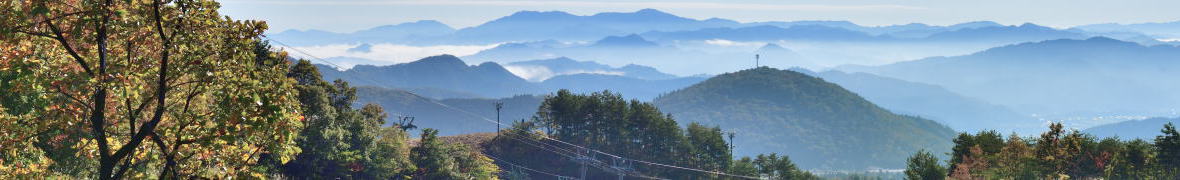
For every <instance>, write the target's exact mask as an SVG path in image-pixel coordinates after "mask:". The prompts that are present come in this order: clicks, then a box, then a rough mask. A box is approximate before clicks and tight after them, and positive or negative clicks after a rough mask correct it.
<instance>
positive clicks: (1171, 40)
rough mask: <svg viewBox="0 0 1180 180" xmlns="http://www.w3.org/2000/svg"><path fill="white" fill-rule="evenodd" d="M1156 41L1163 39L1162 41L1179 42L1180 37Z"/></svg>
mask: <svg viewBox="0 0 1180 180" xmlns="http://www.w3.org/2000/svg"><path fill="white" fill-rule="evenodd" d="M1156 41H1163V42H1180V38H1169V39H1156Z"/></svg>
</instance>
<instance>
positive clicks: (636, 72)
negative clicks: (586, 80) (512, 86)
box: [505, 57, 676, 81]
mask: <svg viewBox="0 0 1180 180" xmlns="http://www.w3.org/2000/svg"><path fill="white" fill-rule="evenodd" d="M505 66H509V67H513V66H521V67H522V68H545V70H546V71H548V72H549V73H551V74H550V75H552V76H559V75H570V74H612V75H619V76H624V77H630V78H635V79H643V80H663V79H672V78H676V76H675V75H671V74H667V73H664V72H660V71H659V70H656V69H655V68H652V67H648V66H642V65H635V64H628V65H626V66H623V67H618V68H615V67H611V66H609V65H605V64H599V63H596V62H593V61H577V60H573V59H570V58H566V57H560V58H554V59H542V60H530V61H519V62H512V63H508V64H505ZM547 78H550V77H536V79H534V78H530V77H525V79H529V80H537V81H539V80H544V79H547Z"/></svg>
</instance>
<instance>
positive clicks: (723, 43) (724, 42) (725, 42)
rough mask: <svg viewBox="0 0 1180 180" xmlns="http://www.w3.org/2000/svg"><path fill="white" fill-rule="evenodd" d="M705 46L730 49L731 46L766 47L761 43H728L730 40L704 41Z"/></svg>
mask: <svg viewBox="0 0 1180 180" xmlns="http://www.w3.org/2000/svg"><path fill="white" fill-rule="evenodd" d="M705 44H709V45H714V46H726V47H732V46H743V47H759V46H763V45H766V43H763V42H738V41H730V40H725V39H710V40H705Z"/></svg>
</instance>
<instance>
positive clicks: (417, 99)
mask: <svg viewBox="0 0 1180 180" xmlns="http://www.w3.org/2000/svg"><path fill="white" fill-rule="evenodd" d="M356 95H357V103H358V104H367V103H376V104H379V105H381V107H384V108H385V111H386V112H388V113H389V116H390V118H389V119H390V120H388V121H389V122H388V123H392V122H396V121H397V117H398V116H401V115H405V116H413V117H414V118H415V120H414V124H415V125H417V126H418V128H419V129H421V128H434V129H438V130H439V131H440V134H442V135H455V134H467V133H476V132H495V130H496V124H495V123H492V122H488V121H487V120H495V119H496V111H495V109H494V108H493V107H494V106H493V102H497V101H499V102H504V109H503V110H502V112H501V120H502V122H504V123H505V124H510V123H509V122H511V121H516V120H520V119H524V118H528V117H531V116H532V115H533V114H534V113H536V112H537V106H540V103H541V98H540V97H538V96H515V97H511V98H505V99H446V100H435V99H430V98H426V97H422V96H418V95H416V94H414V93H411V92H408V91H404V90H397V89H385V88H378V87H371V86H368V87H358V88H357V93H356ZM388 123H387V124H388Z"/></svg>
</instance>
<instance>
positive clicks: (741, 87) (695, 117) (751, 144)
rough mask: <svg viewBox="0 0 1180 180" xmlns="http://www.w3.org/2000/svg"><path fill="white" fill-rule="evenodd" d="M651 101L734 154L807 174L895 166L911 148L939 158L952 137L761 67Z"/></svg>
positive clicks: (837, 90) (801, 77) (927, 123)
mask: <svg viewBox="0 0 1180 180" xmlns="http://www.w3.org/2000/svg"><path fill="white" fill-rule="evenodd" d="M654 103H655V104H656V105H657V106H659V108H660V109H661V110H663V111H664V112H666V113H669V114H671V115H672V116H674V117H676V119H677V120H678V121H681V123H688V122H700V123H704V124H706V125H719V126H721V127H723V128H724V129H726V130H727V131H735V132H736V133H737V138H735V139H734V143H735V145H736V146H737V147H738V148H737V149H736V150H735V151H736V154H738V155H751V154H758V153H770V152H779V153H785V154H786V155H789V156H791V158H792V159H793V160H795V161H796V162H798V163H799V165H800V166H801V167H804V168H808V169H865V168H874V167H876V168H903V167H904V166H905V157H907V156H909V155H910V153H912V152H915V151H917V150H919V149H927V150H933V151H935V152H936V154H942V153H943V152H940V151H942V150H945V149H949V148H950V142H951V141H950V140H951V137H952V136H954V133H955V132H954V131H953V130H951V129H950V128H947V127H946V126H943V125H941V124H938V123H937V122H934V121H931V120H927V119H922V118H917V117H912V116H904V115H898V114H893V113H891V112H889V111H888V110H885V109H883V108H881V107H878V106H877V105H874V104H873V103H871V102H868V101H866V100H864V99H863V98H861V97H860V96H857V95H856V94H854V93H852V92H849V91H848V90H845V89H844V88H841V87H840V86H837V85H836V84H832V83H828V82H825V81H823V80H822V79H819V78H815V77H811V76H808V75H805V74H802V73H798V72H794V71H787V70H778V69H773V68H766V67H762V68H757V69H748V70H743V71H739V72H735V73H726V74H722V75H719V76H716V77H713V78H710V79H708V80H705V81H704V82H701V83H699V84H696V85H693V86H690V87H688V88H685V89H681V90H677V91H674V92H671V93H669V94H667V95H664V96H661V97H659V98H657V99H656V100H655V101H654Z"/></svg>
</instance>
